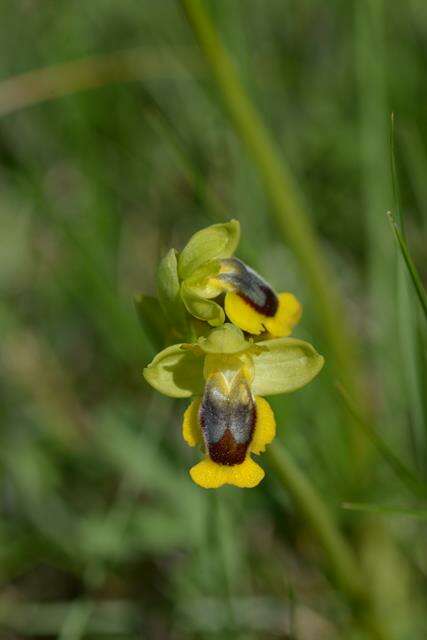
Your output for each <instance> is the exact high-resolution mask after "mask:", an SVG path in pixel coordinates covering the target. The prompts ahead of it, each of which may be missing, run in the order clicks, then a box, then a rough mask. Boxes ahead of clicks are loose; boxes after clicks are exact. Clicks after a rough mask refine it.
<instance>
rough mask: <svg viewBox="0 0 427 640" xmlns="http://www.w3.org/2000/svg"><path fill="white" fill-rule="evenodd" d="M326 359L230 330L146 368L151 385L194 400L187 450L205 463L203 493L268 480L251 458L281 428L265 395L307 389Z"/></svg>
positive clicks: (291, 342)
mask: <svg viewBox="0 0 427 640" xmlns="http://www.w3.org/2000/svg"><path fill="white" fill-rule="evenodd" d="M322 366H323V358H322V356H320V355H319V354H318V353H317V352H316V351H315V350H314V348H313V347H312V346H311V345H310V344H309V343H307V342H304V341H303V340H296V339H294V338H278V339H273V340H263V341H260V342H257V343H254V342H253V341H252V340H247V339H246V338H245V336H244V334H243V332H242V331H241V329H239V328H238V327H236V326H234V325H233V324H229V323H225V324H223V325H222V326H221V327H218V328H216V329H212V330H211V331H210V332H209V333H208V335H207V336H205V337H200V338H199V339H198V340H197V342H195V343H191V344H190V343H181V344H175V345H173V346H171V347H168V348H166V349H164V350H163V351H161V352H160V353H159V354H157V356H156V357H155V358H154V359H153V361H152V362H151V364H149V365H148V366H147V367H146V368H145V369H144V377H145V379H146V380H147V382H148V383H149V384H150V385H152V386H153V387H154V388H155V389H157V390H158V391H160V392H161V393H163V394H165V395H167V396H170V397H173V398H186V397H191V396H193V397H194V399H193V401H192V402H191V404H190V405H189V406H188V407H187V409H186V411H185V413H184V418H183V425H182V434H183V438H184V440H185V441H186V443H187V444H188V445H189V446H191V447H194V446H196V445H199V446H200V447H201V448H202V450H203V453H204V457H203V459H202V460H201V461H200V462H198V463H197V464H196V465H195V466H193V467H192V468H191V469H190V475H191V478H192V479H193V480H194V482H195V483H196V484H198V485H200V486H201V487H204V488H218V487H220V486H222V485H224V484H232V485H235V486H237V487H254V486H256V485H257V484H258V483H259V482H260V481H261V480H262V479H263V477H264V471H263V469H262V468H261V467H260V466H259V465H258V464H257V463H256V462H255V461H254V460H253V459H252V454H255V455H257V454H260V453H262V452H263V451H265V447H266V446H267V445H268V444H269V443H270V442H271V441H272V440H273V438H274V436H275V432H276V424H275V419H274V415H273V411H272V409H271V407H270V405H269V404H268V402H267V401H266V400H265V399H264V397H263V396H264V395H273V394H279V393H289V392H291V391H295V390H296V389H299V388H301V387H303V386H304V385H306V384H308V383H309V382H310V381H311V380H312V379H313V378H314V377H315V376H316V375H317V374H318V373H319V371H320V370H321V368H322Z"/></svg>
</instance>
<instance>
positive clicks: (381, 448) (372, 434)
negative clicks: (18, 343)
mask: <svg viewBox="0 0 427 640" xmlns="http://www.w3.org/2000/svg"><path fill="white" fill-rule="evenodd" d="M336 387H337V389H338V392H339V393H340V395H341V398H342V400H343V401H344V404H345V406H346V407H347V410H348V412H349V413H350V414H351V416H352V417H353V419H354V421H355V422H356V423H357V424H358V425H359V426H360V427H362V429H363V431H364V432H365V434H366V435H367V437H368V438H369V439H370V441H371V442H372V444H373V445H374V446H375V448H376V449H377V451H378V452H379V453H380V454H381V456H382V457H383V458H384V460H385V461H386V462H387V464H388V465H389V466H390V467H391V469H393V471H394V473H395V474H396V476H397V477H398V478H399V480H400V481H401V482H402V483H403V484H404V485H405V486H406V487H407V488H408V489H409V490H410V491H411V493H413V494H415V495H418V496H423V497H425V496H426V495H427V486H426V485H425V484H424V483H423V482H421V480H419V479H418V478H417V477H416V475H415V474H414V473H413V472H412V471H411V470H410V469H408V467H407V466H406V465H405V464H404V463H403V462H402V461H401V460H400V459H399V458H398V456H397V455H396V454H395V453H394V452H393V451H392V449H391V448H390V447H389V445H388V444H387V443H386V442H385V441H384V440H383V439H382V438H381V436H379V435H378V433H377V432H376V430H375V429H374V427H373V426H372V425H371V424H369V423H368V422H366V420H365V419H364V418H363V417H362V415H361V414H360V412H359V411H358V410H357V408H356V406H355V404H354V402H353V400H352V399H351V398H350V396H349V394H348V393H347V391H346V390H345V389H344V387H343V386H342V385H341V384H337V385H336Z"/></svg>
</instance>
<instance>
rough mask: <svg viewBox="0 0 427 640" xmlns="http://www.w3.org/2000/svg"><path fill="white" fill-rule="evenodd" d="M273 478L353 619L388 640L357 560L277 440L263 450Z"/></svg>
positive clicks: (309, 485) (305, 477) (324, 507)
mask: <svg viewBox="0 0 427 640" xmlns="http://www.w3.org/2000/svg"><path fill="white" fill-rule="evenodd" d="M267 456H268V458H269V461H270V464H271V466H272V467H273V469H274V471H275V474H276V477H277V479H278V480H279V482H280V483H281V484H282V485H283V487H284V489H285V490H286V491H289V492H290V493H291V495H292V498H293V500H294V502H295V504H296V506H297V508H298V510H299V512H300V514H301V515H302V516H303V517H304V519H305V520H306V522H307V523H308V524H309V525H310V527H311V529H312V531H313V532H314V534H315V535H316V537H317V540H318V542H319V543H320V545H321V546H322V548H323V551H324V553H325V556H326V558H327V560H328V562H329V566H330V568H331V571H332V574H333V576H334V578H335V582H336V584H337V585H338V587H339V588H340V589H341V591H342V592H343V593H344V594H346V596H347V598H348V599H349V601H350V603H351V604H352V607H353V611H354V615H355V618H356V619H357V620H358V621H359V622H360V624H361V625H362V626H363V627H364V628H365V629H367V630H368V632H369V634H370V637H371V638H375V639H376V640H389V634H388V632H387V630H386V629H385V627H384V625H383V624H382V621H381V620H379V619H378V618H377V616H376V615H375V612H374V610H373V609H374V607H373V604H372V602H371V600H370V594H369V590H368V589H367V587H366V579H365V577H364V574H363V572H362V571H361V569H360V563H358V560H357V557H356V555H355V553H354V551H353V549H352V548H351V546H350V545H349V544H348V542H347V541H346V539H345V538H344V536H343V535H342V533H341V531H340V530H339V529H338V527H337V526H336V524H335V521H334V518H333V516H332V514H331V513H330V511H329V509H328V508H327V506H326V505H325V503H324V501H323V500H322V498H321V496H320V495H319V494H318V493H317V491H316V489H315V488H314V486H313V485H312V484H311V482H310V480H309V479H308V478H307V476H305V475H304V474H303V473H302V471H301V470H300V469H299V468H298V466H297V465H296V464H295V462H294V461H293V460H292V457H291V455H290V454H289V452H288V451H287V450H286V449H285V448H284V447H283V446H282V445H281V444H280V443H278V442H277V441H276V442H274V443H273V444H272V445H271V446H270V447H269V449H268V451H267Z"/></svg>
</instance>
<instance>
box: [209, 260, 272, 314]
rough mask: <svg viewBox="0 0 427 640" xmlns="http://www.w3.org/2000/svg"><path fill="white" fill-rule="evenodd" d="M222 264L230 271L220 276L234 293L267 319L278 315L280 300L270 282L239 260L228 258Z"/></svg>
mask: <svg viewBox="0 0 427 640" xmlns="http://www.w3.org/2000/svg"><path fill="white" fill-rule="evenodd" d="M222 264H223V265H224V266H225V267H227V268H228V270H227V271H225V272H224V273H221V274H220V275H219V276H218V277H219V279H220V280H223V281H224V282H227V284H229V285H231V287H232V290H233V291H234V293H237V295H238V296H239V297H240V298H242V300H244V301H245V302H246V303H247V304H248V305H249V306H251V307H252V308H253V309H255V311H258V313H260V314H262V315H263V316H266V317H267V318H272V317H274V316H275V315H276V313H277V309H278V308H279V299H278V297H277V295H276V294H275V292H274V291H273V289H272V288H271V287H270V285H269V284H268V282H266V281H265V280H264V279H263V278H261V276H260V275H259V274H258V273H257V272H256V271H254V270H253V269H251V268H250V267H248V266H246V265H245V263H244V262H242V261H241V260H238V259H237V258H228V259H226V260H223V261H222Z"/></svg>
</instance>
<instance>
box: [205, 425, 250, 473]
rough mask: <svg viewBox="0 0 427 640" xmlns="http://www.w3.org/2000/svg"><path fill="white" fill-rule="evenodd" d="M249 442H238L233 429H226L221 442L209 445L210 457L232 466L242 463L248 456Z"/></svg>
mask: <svg viewBox="0 0 427 640" xmlns="http://www.w3.org/2000/svg"><path fill="white" fill-rule="evenodd" d="M248 446H249V442H240V443H239V442H236V441H235V439H234V438H233V436H232V434H231V431H230V430H229V429H226V431H225V433H224V435H223V436H222V438H221V440H220V441H219V442H215V443H213V444H210V445H209V457H210V458H211V460H213V461H214V462H218V463H219V464H225V465H227V466H232V465H234V464H241V463H242V462H243V461H244V459H245V456H246V451H247V450H248Z"/></svg>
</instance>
